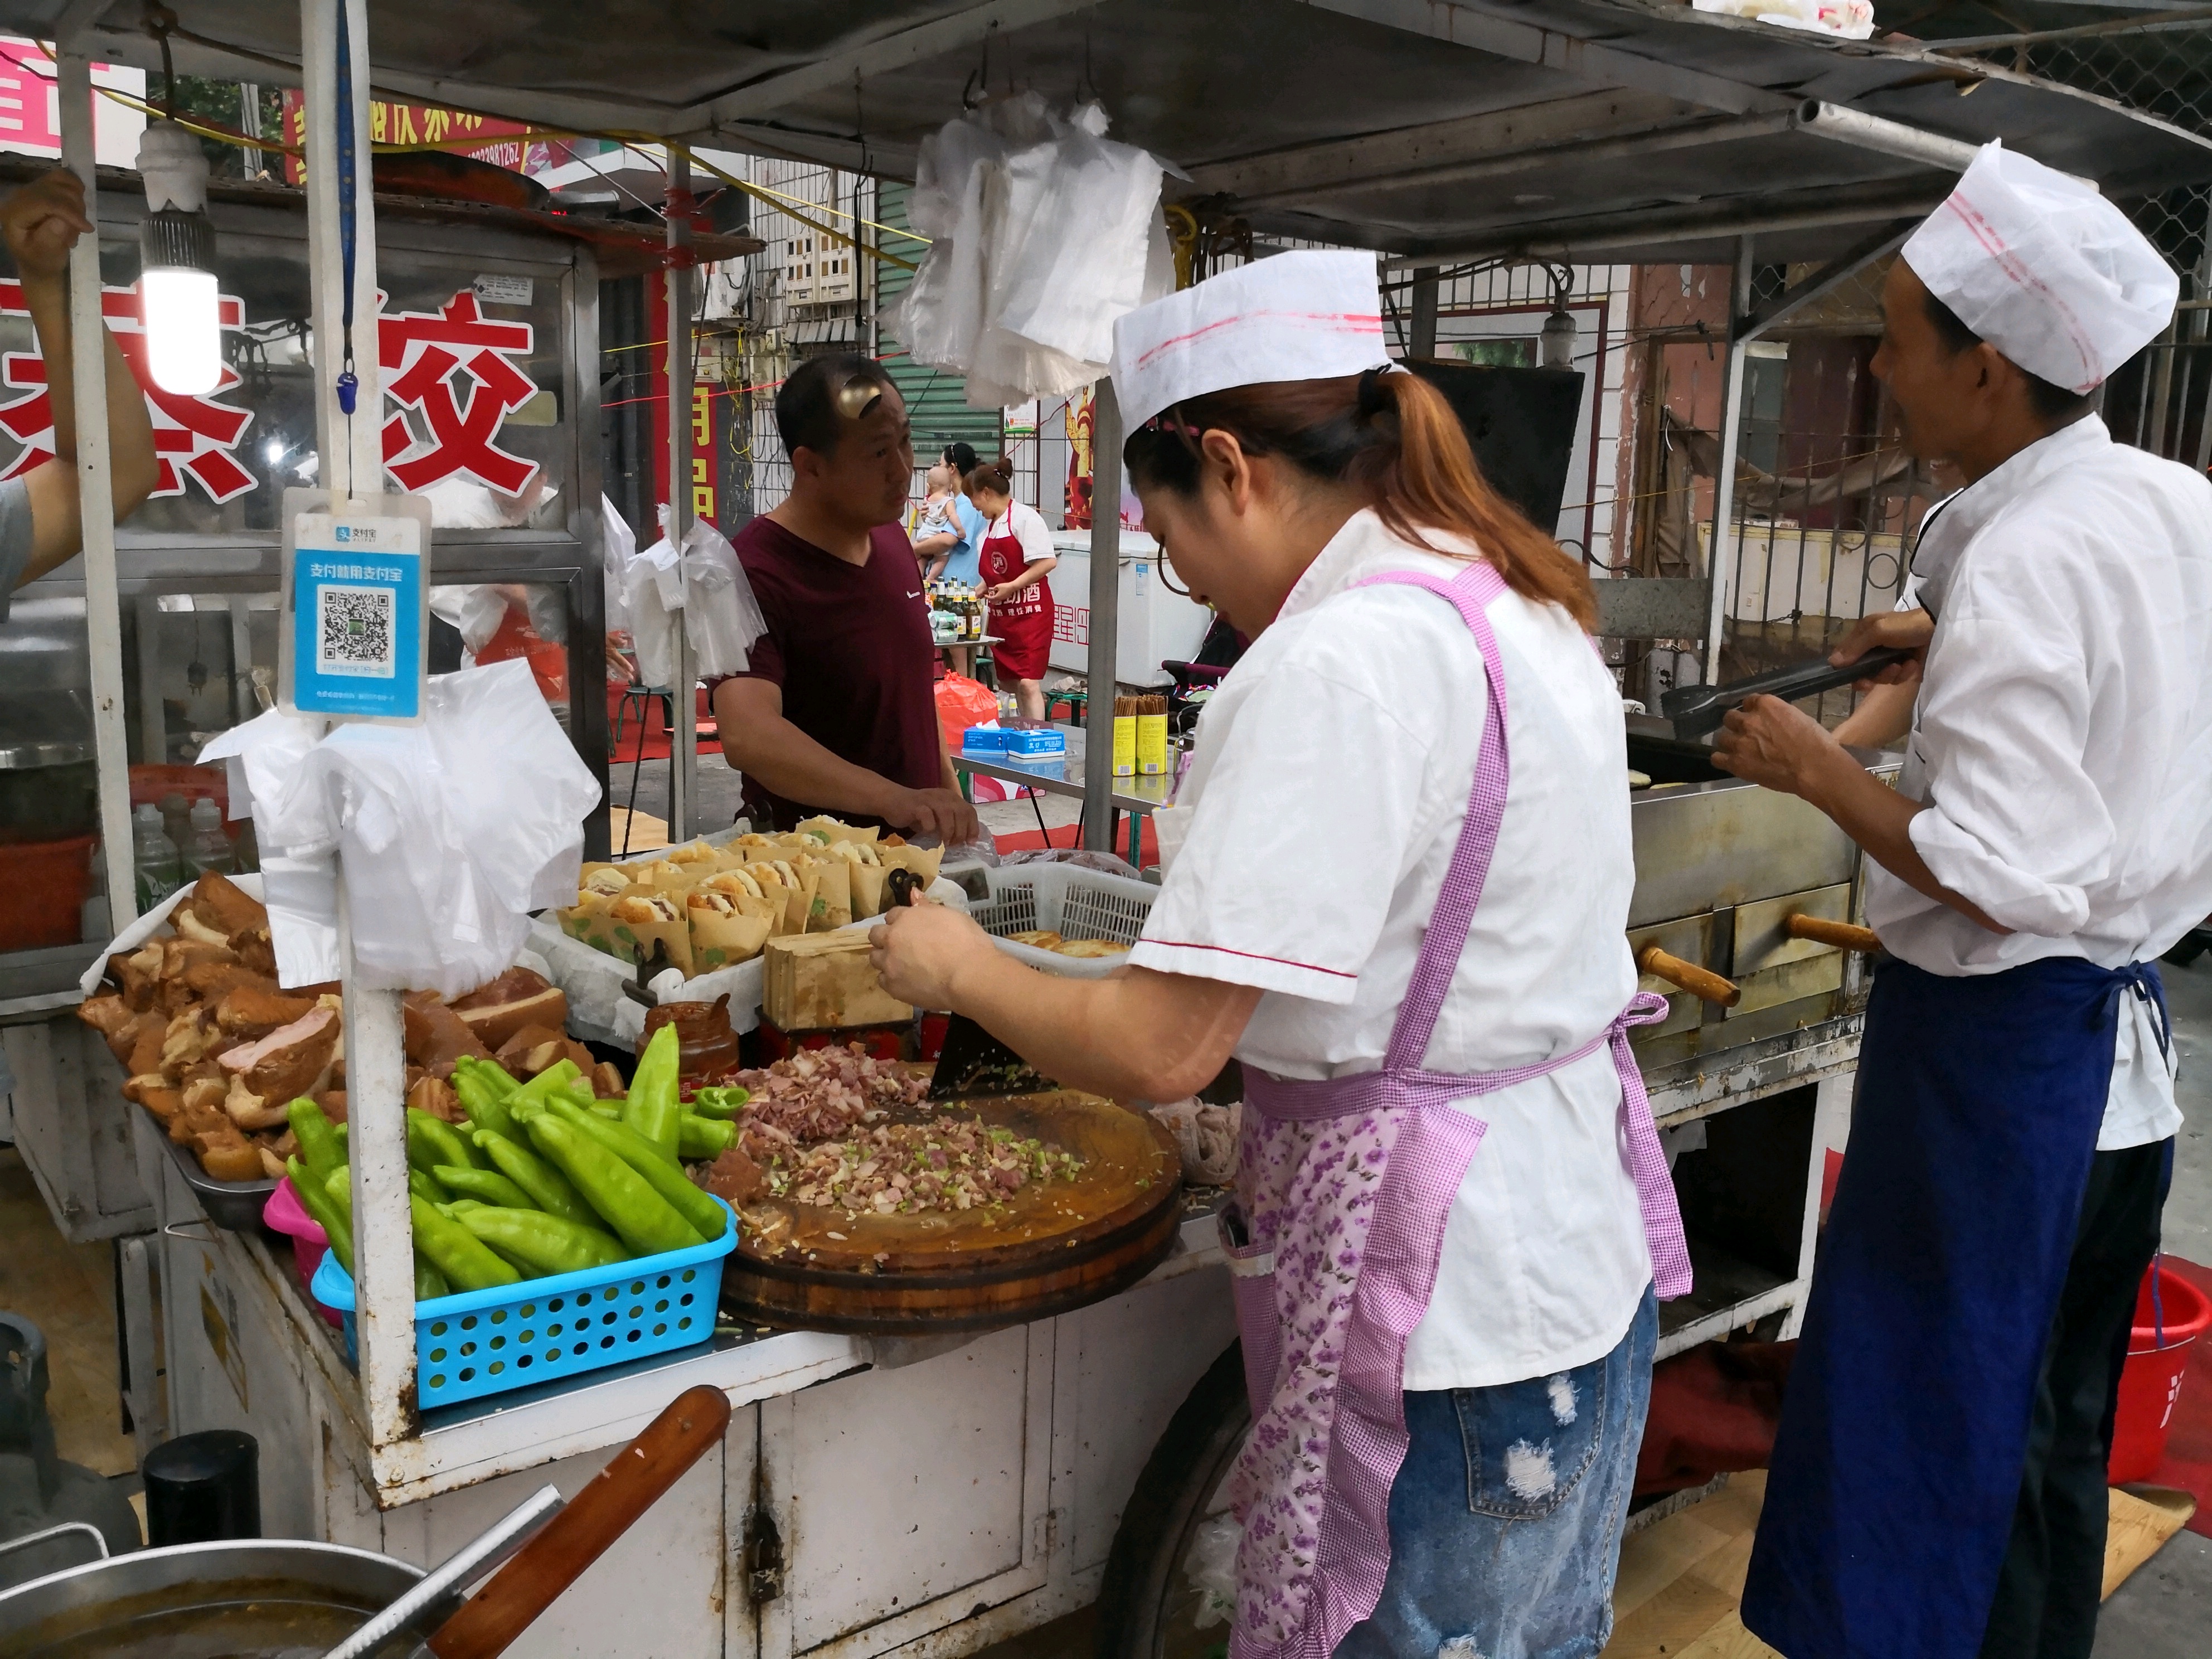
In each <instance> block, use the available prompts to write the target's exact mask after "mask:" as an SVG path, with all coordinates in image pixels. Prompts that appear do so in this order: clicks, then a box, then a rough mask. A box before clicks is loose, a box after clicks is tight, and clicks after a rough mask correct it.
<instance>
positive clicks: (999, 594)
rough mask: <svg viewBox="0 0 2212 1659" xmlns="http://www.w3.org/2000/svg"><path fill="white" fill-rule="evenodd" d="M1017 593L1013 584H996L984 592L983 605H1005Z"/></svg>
mask: <svg viewBox="0 0 2212 1659" xmlns="http://www.w3.org/2000/svg"><path fill="white" fill-rule="evenodd" d="M1015 592H1016V589H1015V587H1014V585H1013V584H1012V582H994V583H993V584H992V585H991V586H988V587H987V588H985V589H984V590H983V603H984V604H986V605H1003V604H1004V603H1006V600H1008V599H1012V597H1013V596H1014V593H1015Z"/></svg>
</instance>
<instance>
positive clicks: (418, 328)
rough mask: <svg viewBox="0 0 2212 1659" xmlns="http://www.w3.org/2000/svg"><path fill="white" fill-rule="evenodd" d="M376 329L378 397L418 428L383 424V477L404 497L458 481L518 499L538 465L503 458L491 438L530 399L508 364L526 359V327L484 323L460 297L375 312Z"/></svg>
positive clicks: (528, 382)
mask: <svg viewBox="0 0 2212 1659" xmlns="http://www.w3.org/2000/svg"><path fill="white" fill-rule="evenodd" d="M378 327H379V333H378V336H377V361H378V362H379V364H380V366H381V367H382V368H383V370H384V392H385V396H386V397H387V398H390V399H391V400H392V402H394V403H396V404H398V405H399V407H400V408H401V409H402V410H413V411H415V412H416V414H418V415H419V416H422V423H423V425H424V426H425V427H426V428H428V433H427V435H419V436H418V435H416V432H415V430H414V429H413V428H410V426H409V424H408V422H407V418H406V416H405V415H404V414H398V415H394V416H392V417H391V418H390V419H389V420H387V421H386V422H385V423H384V465H385V470H386V471H388V472H390V473H391V474H392V477H394V478H395V479H397V480H398V483H399V487H400V488H401V489H405V490H409V491H415V490H420V489H427V488H428V487H429V486H430V485H431V484H434V483H437V482H438V481H439V480H440V479H441V478H450V477H454V476H455V475H456V474H458V475H459V476H461V477H470V478H474V479H475V480H476V481H477V483H482V484H487V485H489V487H490V488H492V489H495V490H497V491H498V492H499V493H500V494H501V495H520V494H521V493H522V492H523V490H524V489H526V487H527V486H528V485H529V483H530V481H531V479H532V478H534V477H537V476H538V463H537V462H535V461H532V460H526V459H524V458H523V457H521V456H520V455H513V454H509V453H507V451H506V450H504V449H501V447H499V444H498V442H497V439H498V436H499V429H500V428H501V425H502V424H504V423H505V422H506V420H507V416H509V415H512V414H513V413H514V411H515V410H519V409H520V408H521V407H522V406H523V405H524V404H526V403H528V402H529V401H530V400H531V399H532V398H535V397H536V396H537V395H538V383H537V382H536V381H535V380H532V379H531V378H530V376H529V375H528V374H526V373H525V372H524V371H523V370H522V369H521V368H519V367H518V366H517V365H516V364H515V362H513V359H514V358H516V357H522V358H527V357H528V356H529V355H530V343H531V327H530V325H529V324H527V323H509V322H501V321H498V320H496V319H490V318H487V317H485V316H484V315H483V313H481V312H480V311H478V309H477V296H476V295H475V293H474V292H473V291H472V290H471V289H462V290H461V291H460V292H459V294H456V295H453V298H452V299H450V300H448V301H446V304H445V307H444V308H443V309H442V310H440V311H434V312H420V311H396V312H394V311H387V312H384V313H381V315H380V319H379V324H378ZM457 381H465V383H466V384H465V387H464V386H457Z"/></svg>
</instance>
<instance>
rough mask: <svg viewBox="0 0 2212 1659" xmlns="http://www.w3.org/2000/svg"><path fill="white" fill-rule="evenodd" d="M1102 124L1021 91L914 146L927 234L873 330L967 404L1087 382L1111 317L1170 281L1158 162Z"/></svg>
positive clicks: (1100, 368)
mask: <svg viewBox="0 0 2212 1659" xmlns="http://www.w3.org/2000/svg"><path fill="white" fill-rule="evenodd" d="M1105 131H1106V116H1105V112H1104V111H1103V110H1102V109H1101V108H1100V107H1099V106H1097V104H1090V105H1086V106H1084V107H1083V108H1082V109H1081V110H1079V111H1078V112H1075V113H1074V114H1073V115H1071V116H1066V117H1062V116H1060V115H1056V114H1054V112H1052V110H1051V108H1050V107H1049V106H1048V105H1047V104H1046V102H1045V100H1044V99H1043V98H1042V96H1041V95H1040V94H1036V93H1033V92H1032V93H1024V94H1021V95H1019V96H1018V97H1014V98H1008V99H1002V100H997V101H995V102H994V103H990V104H987V105H985V106H982V107H981V108H980V109H977V110H975V111H974V112H971V113H969V115H966V116H964V117H963V118H960V119H958V120H956V121H951V122H948V123H946V124H945V126H944V127H942V128H941V129H939V131H937V132H935V133H933V135H931V136H930V137H928V138H926V139H924V140H923V141H922V144H921V155H920V156H919V158H918V161H917V167H916V177H915V194H914V197H913V199H912V202H911V204H910V207H909V212H910V214H911V216H912V219H913V222H914V224H915V228H916V229H918V230H920V231H921V232H922V233H923V234H926V235H928V236H931V237H933V238H934V239H935V240H933V242H932V244H931V246H930V249H929V252H927V254H925V255H924V256H923V258H922V262H921V269H920V270H917V271H916V272H915V280H914V283H913V284H912V285H911V286H910V287H909V288H908V290H907V293H906V295H904V297H903V298H902V300H901V301H899V303H898V304H897V305H896V306H895V307H892V308H891V310H890V312H888V313H886V314H885V316H884V326H885V327H886V328H887V329H888V330H890V332H892V333H893V334H894V335H896V337H898V339H899V340H900V341H901V342H902V343H904V344H905V345H906V347H907V349H908V353H909V354H910V355H911V356H913V357H914V358H915V361H916V362H923V363H927V364H929V365H931V366H932V367H934V368H945V369H950V370H953V371H955V372H957V373H959V374H963V375H965V376H966V377H967V382H968V387H967V395H968V401H969V404H971V405H973V406H974V407H975V408H979V409H985V408H991V407H994V406H997V405H1001V404H1014V403H1020V402H1023V401H1024V400H1026V399H1028V398H1036V397H1059V396H1061V395H1063V394H1065V393H1066V392H1072V391H1073V390H1075V389H1076V388H1077V387H1079V386H1085V385H1087V384H1089V383H1090V382H1091V381H1092V380H1097V378H1098V377H1099V376H1100V375H1101V374H1104V373H1105V369H1106V363H1107V360H1108V359H1109V357H1110V356H1112V353H1113V329H1114V321H1115V319H1116V318H1117V317H1119V316H1121V314H1122V313H1125V312H1127V311H1130V310H1133V308H1135V307H1137V306H1139V305H1141V304H1144V303H1145V302H1146V301H1149V300H1153V299H1157V298H1158V297H1160V295H1164V294H1165V293H1167V292H1168V291H1169V290H1170V289H1171V288H1172V286H1173V283H1174V276H1173V263H1172V260H1171V259H1170V257H1169V252H1168V246H1167V232H1166V227H1165V225H1164V222H1163V221H1162V219H1161V216H1160V211H1159V202H1160V176H1161V167H1160V163H1159V162H1158V161H1157V160H1156V159H1155V158H1153V157H1152V155H1148V154H1146V152H1145V151H1143V150H1140V149H1134V148H1133V147H1131V146H1130V145H1127V144H1117V143H1110V142H1109V141H1108V140H1107V139H1106V138H1105V137H1104V136H1103V135H1104V133H1105Z"/></svg>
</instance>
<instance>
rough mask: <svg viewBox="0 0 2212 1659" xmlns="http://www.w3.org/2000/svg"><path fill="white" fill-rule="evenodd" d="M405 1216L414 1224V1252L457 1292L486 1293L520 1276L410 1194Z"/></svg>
mask: <svg viewBox="0 0 2212 1659" xmlns="http://www.w3.org/2000/svg"><path fill="white" fill-rule="evenodd" d="M407 1211H408V1214H409V1215H410V1217H411V1218H413V1220H414V1223H415V1248H416V1249H418V1250H420V1251H422V1254H423V1255H426V1256H428V1257H429V1258H430V1261H431V1265H432V1266H434V1267H436V1268H437V1270H438V1271H439V1272H440V1273H443V1274H445V1276H446V1280H447V1283H448V1284H450V1285H452V1286H453V1288H454V1289H455V1290H457V1291H488V1290H489V1289H491V1288H492V1287H493V1286H494V1285H513V1284H518V1283H520V1281H521V1279H522V1275H521V1274H520V1273H517V1272H515V1270H514V1269H513V1268H512V1267H508V1266H507V1263H506V1262H504V1261H501V1260H500V1259H499V1258H498V1257H497V1256H495V1255H493V1254H492V1253H491V1251H490V1250H489V1249H486V1248H485V1246H484V1245H483V1243H481V1242H480V1241H479V1240H478V1239H477V1236H476V1235H475V1234H474V1233H472V1232H471V1231H469V1230H468V1229H467V1228H466V1227H465V1226H463V1225H461V1224H460V1223H459V1222H458V1221H456V1220H454V1219H453V1218H452V1217H451V1216H448V1215H445V1214H443V1213H441V1212H440V1211H439V1209H438V1206H436V1205H435V1204H426V1203H424V1202H423V1201H422V1200H421V1199H419V1198H416V1196H415V1195H414V1194H411V1193H410V1194H408V1198H407Z"/></svg>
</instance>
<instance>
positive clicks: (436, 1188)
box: [407, 1166, 453, 1204]
mask: <svg viewBox="0 0 2212 1659" xmlns="http://www.w3.org/2000/svg"><path fill="white" fill-rule="evenodd" d="M441 1167H449V1166H441ZM407 1190H408V1191H409V1192H410V1193H415V1194H419V1195H421V1196H422V1197H423V1198H427V1199H428V1200H430V1201H431V1202H432V1203H433V1204H447V1203H451V1202H452V1201H453V1194H451V1193H449V1192H447V1190H446V1183H445V1182H442V1181H441V1180H440V1179H439V1178H438V1177H437V1176H435V1175H434V1174H432V1173H431V1172H430V1171H429V1170H417V1169H414V1168H412V1167H411V1166H410V1168H409V1170H408V1171H407Z"/></svg>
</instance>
